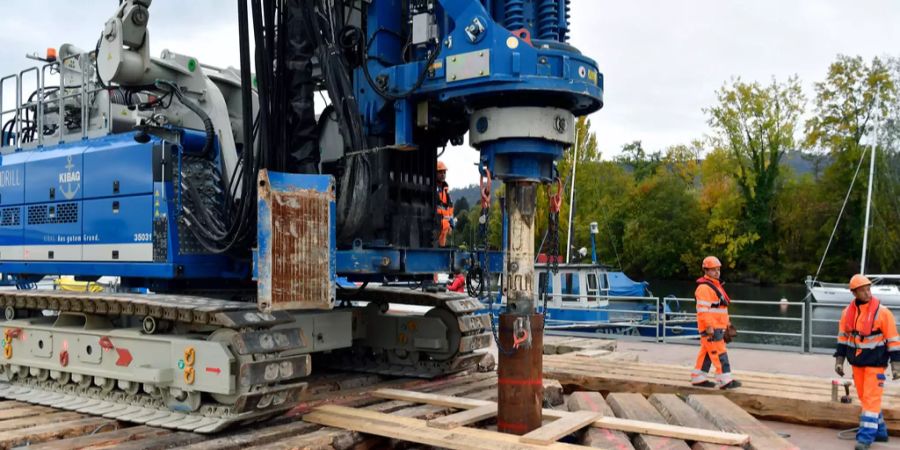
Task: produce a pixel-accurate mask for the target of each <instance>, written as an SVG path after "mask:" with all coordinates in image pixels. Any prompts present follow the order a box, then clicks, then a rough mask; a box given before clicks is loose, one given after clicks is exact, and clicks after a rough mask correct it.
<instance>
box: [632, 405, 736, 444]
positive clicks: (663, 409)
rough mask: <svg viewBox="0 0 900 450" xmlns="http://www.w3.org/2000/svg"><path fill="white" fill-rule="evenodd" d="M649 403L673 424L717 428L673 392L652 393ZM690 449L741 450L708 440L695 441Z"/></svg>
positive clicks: (707, 428)
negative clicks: (711, 442)
mask: <svg viewBox="0 0 900 450" xmlns="http://www.w3.org/2000/svg"><path fill="white" fill-rule="evenodd" d="M649 400H650V404H651V405H653V406H654V407H655V408H656V410H657V411H659V413H660V414H661V415H662V416H663V417H665V419H666V421H667V422H669V423H671V424H673V425H681V426H685V427H693V428H702V429H704V430H718V429H719V428H718V427H717V426H715V425H713V423H712V422H710V421H709V420H707V419H706V418H704V417H702V416H700V414H699V413H698V412H697V411H695V410H694V408H691V407H690V406H688V404H687V403H685V402H684V400H682V399H680V398H679V397H678V396H677V395H675V394H653V395H651V396H650V398H649ZM750 439H751V440H752V439H753V438H752V437H751V438H750ZM691 450H741V447H736V446H728V447H724V446H721V445H717V444H710V443H708V442H696V443H694V445H692V446H691Z"/></svg>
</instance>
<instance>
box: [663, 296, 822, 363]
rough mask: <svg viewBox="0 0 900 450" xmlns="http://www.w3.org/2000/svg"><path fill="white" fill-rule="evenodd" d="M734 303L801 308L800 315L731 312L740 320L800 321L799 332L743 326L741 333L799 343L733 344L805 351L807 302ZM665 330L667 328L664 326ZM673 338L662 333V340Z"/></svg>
mask: <svg viewBox="0 0 900 450" xmlns="http://www.w3.org/2000/svg"><path fill="white" fill-rule="evenodd" d="M661 301H662V302H663V305H664V308H665V306H667V305H668V304H669V303H672V302H678V303H679V304H682V303H684V304H695V303H696V299H694V298H689V297H673V296H669V297H663V298H661ZM730 303H731V304H733V305H758V306H780V307H785V308H798V307H799V308H800V317H777V316H760V315H753V314H729V318H731V319H739V320H753V321H773V322H782V323H799V331H798V332H785V331H769V330H759V329H745V328H742V329H741V330H740V335H744V336H780V337H788V338H795V339H797V340H798V342H799V344H798V345H796V346H794V345H784V344H757V343H748V342H740V341H738V342H732V343H731V344H729V345H731V346H735V347H752V348H770V349H778V350H787V349H800V351H801V352H802V351H805V349H806V342H807V329H806V328H807V327H806V322H807V320H806V319H807V314H806V303H805V302H789V301H788V302H782V301H766V300H741V299H735V300H731V302H730ZM694 309H696V306H695V307H694ZM695 314H696V313H695V312H688V311H685V310H684V309H682V311H679V312H672V313H668V314H666V315H664V317H663V321H664V322H665V321H667V319H668V317H691V316H694V315H695ZM664 331H665V328H664ZM669 340H671V338H670V337H669V336H667V334H666V333H665V332H663V335H662V342H666V341H669ZM675 340H676V341H678V340H680V341H684V338H683V337H679V338H676V339H675Z"/></svg>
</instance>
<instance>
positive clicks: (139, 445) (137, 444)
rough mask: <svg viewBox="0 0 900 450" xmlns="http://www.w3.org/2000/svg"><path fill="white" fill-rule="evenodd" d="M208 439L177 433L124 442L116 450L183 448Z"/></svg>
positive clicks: (195, 434) (186, 433)
mask: <svg viewBox="0 0 900 450" xmlns="http://www.w3.org/2000/svg"><path fill="white" fill-rule="evenodd" d="M207 438H208V437H207V436H205V435H202V434H198V433H188V432H186V431H177V432H174V433H169V434H167V435H165V436H160V437H157V438H154V439H141V440H140V441H131V442H124V443H121V444H116V445H114V446H113V447H112V448H115V450H163V449H170V448H181V447H183V446H186V445H190V444H194V443H197V442H200V441H205V440H206V439H207Z"/></svg>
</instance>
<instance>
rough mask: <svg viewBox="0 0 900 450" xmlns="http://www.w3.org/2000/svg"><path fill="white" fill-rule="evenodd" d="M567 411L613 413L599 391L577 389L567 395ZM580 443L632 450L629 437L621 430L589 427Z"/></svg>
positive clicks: (589, 445)
mask: <svg viewBox="0 0 900 450" xmlns="http://www.w3.org/2000/svg"><path fill="white" fill-rule="evenodd" d="M567 405H568V407H569V411H593V412H597V413H601V414H603V415H604V416H609V417H612V416H614V415H615V414H614V413H613V411H612V409H611V408H610V407H609V405H608V404H607V403H606V400H604V399H603V396H602V395H600V393H599V392H588V391H578V392H573V393H572V395H569V401H568V402H567ZM581 443H582V444H584V445H586V446H588V447H595V448H614V449H617V450H634V447H633V446H632V445H631V439H629V438H628V435H626V434H625V433H623V432H621V431H616V430H607V429H600V428H597V427H590V428H588V429H587V430H585V432H584V436H582V437H581Z"/></svg>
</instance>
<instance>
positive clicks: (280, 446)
mask: <svg viewBox="0 0 900 450" xmlns="http://www.w3.org/2000/svg"><path fill="white" fill-rule="evenodd" d="M347 433H348V431H347V430H344V429H340V428H331V427H326V428H321V429H319V430H316V431H313V432H309V433H305V434H302V435H299V436H290V437H287V438H284V439H281V440H277V441H273V442H269V443H266V444H262V445H252V446H249V447H244V450H293V449H301V448H302V449H304V450H318V449H322V450H325V449H333V448H335V446H334V445H333V444H334V442H335V440H337V439H340V438H341V437H342V436H344V435H346V434H347Z"/></svg>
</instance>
